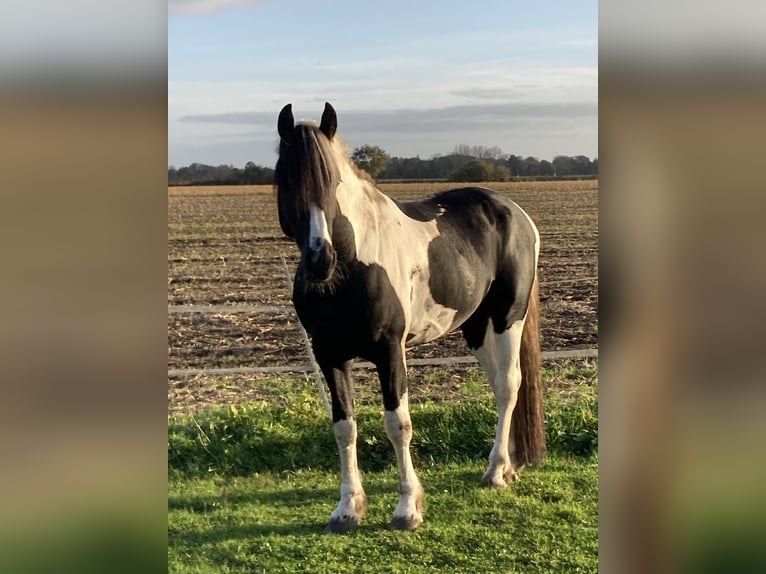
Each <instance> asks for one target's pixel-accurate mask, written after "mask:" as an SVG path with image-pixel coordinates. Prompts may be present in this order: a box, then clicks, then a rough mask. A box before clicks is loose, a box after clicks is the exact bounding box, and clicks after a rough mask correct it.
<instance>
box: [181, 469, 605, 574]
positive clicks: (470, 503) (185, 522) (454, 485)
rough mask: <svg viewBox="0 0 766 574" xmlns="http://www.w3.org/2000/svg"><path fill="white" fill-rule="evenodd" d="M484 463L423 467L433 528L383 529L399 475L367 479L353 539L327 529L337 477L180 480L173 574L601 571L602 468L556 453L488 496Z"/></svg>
mask: <svg viewBox="0 0 766 574" xmlns="http://www.w3.org/2000/svg"><path fill="white" fill-rule="evenodd" d="M483 471H484V463H483V461H471V462H462V463H447V464H438V465H434V466H426V467H424V468H420V469H419V474H420V478H421V481H422V482H423V485H424V487H425V489H426V500H425V505H426V508H425V519H426V521H425V522H424V524H423V525H422V526H421V527H420V529H419V530H418V531H417V532H415V533H407V532H391V531H388V530H387V528H386V526H387V524H388V522H389V521H390V519H391V513H392V512H393V508H394V506H395V504H396V499H397V484H396V472H395V469H393V468H388V469H386V470H382V471H377V472H367V473H365V477H364V478H365V488H366V491H367V495H368V500H369V508H368V511H367V515H366V516H365V518H364V521H363V523H362V526H361V527H360V528H359V529H358V530H357V531H356V532H354V533H352V534H350V535H345V536H336V535H331V534H328V533H325V532H324V525H325V523H326V521H327V519H328V517H329V515H330V512H331V511H332V509H333V507H334V506H335V504H336V503H337V496H338V487H339V477H338V475H337V474H336V473H334V472H325V471H320V470H305V469H297V470H294V471H285V472H266V473H257V474H254V475H252V476H249V477H246V478H237V479H231V480H229V481H217V480H215V479H212V478H200V479H195V480H191V481H183V482H175V483H173V484H172V485H171V488H170V494H169V498H168V508H169V514H170V518H169V523H170V525H169V553H168V571H169V572H189V573H191V572H264V573H266V572H267V573H277V572H290V573H292V572H315V573H324V572H327V573H337V572H359V573H362V572H402V573H404V572H412V573H416V572H436V571H441V572H594V571H595V570H596V560H597V552H598V550H597V546H598V542H597V528H598V525H597V508H596V506H597V502H596V500H597V493H596V490H597V487H596V484H597V464H596V462H595V459H594V458H588V459H582V460H577V459H572V458H562V457H552V458H551V459H550V460H548V461H547V462H545V463H544V464H542V465H540V466H539V467H537V468H535V469H530V470H528V471H526V472H525V473H524V475H523V477H522V479H521V480H520V481H518V482H516V483H514V484H513V485H512V486H511V487H509V488H507V489H505V490H504V491H496V490H489V489H484V488H480V487H479V485H478V481H479V477H480V476H481V473H482V472H483Z"/></svg>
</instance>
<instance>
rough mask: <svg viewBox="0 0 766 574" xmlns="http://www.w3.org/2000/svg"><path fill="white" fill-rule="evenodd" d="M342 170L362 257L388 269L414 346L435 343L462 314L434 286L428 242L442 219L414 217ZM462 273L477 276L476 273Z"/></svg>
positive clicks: (342, 202)
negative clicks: (430, 277)
mask: <svg viewBox="0 0 766 574" xmlns="http://www.w3.org/2000/svg"><path fill="white" fill-rule="evenodd" d="M340 167H341V179H342V183H341V184H340V185H339V186H338V189H337V199H338V206H339V209H340V211H341V213H343V214H344V215H345V216H346V217H348V219H349V220H350V221H353V222H354V240H355V246H356V257H357V259H359V261H361V262H362V263H364V264H367V265H370V264H377V265H380V266H381V267H383V268H384V269H385V270H386V271H387V273H388V275H389V279H390V281H391V284H392V285H393V287H394V290H395V291H396V295H397V297H398V298H399V300H400V301H401V302H402V307H403V309H404V315H405V325H406V332H405V334H404V336H405V339H406V338H408V336H409V338H410V341H409V342H408V344H410V345H414V344H419V343H424V342H428V341H433V340H434V339H436V338H438V337H440V336H441V335H443V334H445V333H447V332H448V331H450V330H451V329H452V328H453V327H454V326H455V325H454V323H455V316H456V315H457V310H455V309H452V308H449V307H445V306H444V305H440V304H439V303H437V302H436V301H434V299H433V297H432V296H431V289H430V288H429V285H428V272H427V270H428V266H429V261H428V244H429V243H431V241H433V240H434V239H435V238H436V237H438V236H439V230H438V228H437V225H436V221H435V220H432V221H417V220H414V219H412V218H410V217H408V216H407V215H405V214H404V213H403V212H402V211H401V210H400V209H399V207H398V206H397V205H396V203H395V202H394V201H393V200H392V199H391V198H389V197H388V196H386V195H385V194H383V193H381V192H380V191H378V190H377V189H375V188H374V187H373V186H372V185H371V184H369V183H367V182H365V181H360V180H359V179H357V178H356V176H355V175H354V174H353V172H351V170H350V167H348V166H346V165H343V164H341V166H340ZM345 170H348V171H345ZM386 238H390V239H386ZM391 241H395V242H396V245H395V246H394V245H392V244H391ZM458 264H459V263H458V262H456V265H458ZM463 265H464V266H465V263H463ZM466 271H467V270H466ZM461 275H463V276H464V277H466V278H468V277H472V276H473V274H472V273H470V272H465V273H462V274H461ZM467 280H470V279H467Z"/></svg>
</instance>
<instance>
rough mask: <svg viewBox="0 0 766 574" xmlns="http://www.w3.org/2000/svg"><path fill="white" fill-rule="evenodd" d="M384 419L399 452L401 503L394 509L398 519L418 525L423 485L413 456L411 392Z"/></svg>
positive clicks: (392, 441) (405, 394) (397, 452)
mask: <svg viewBox="0 0 766 574" xmlns="http://www.w3.org/2000/svg"><path fill="white" fill-rule="evenodd" d="M384 421H385V427H386V434H387V435H388V438H389V440H390V441H391V444H392V445H393V447H394V452H395V453H396V462H397V467H398V470H399V503H398V504H397V505H396V509H395V510H394V519H397V518H400V519H406V520H407V521H408V522H409V523H410V524H412V526H413V527H417V525H419V524H420V523H421V522H423V515H422V499H423V487H422V486H421V484H420V480H418V477H417V475H416V474H415V467H414V466H413V464H412V457H411V456H410V441H411V440H412V421H411V419H410V411H409V400H408V395H407V393H404V394H403V395H402V397H401V400H400V404H399V407H397V408H396V409H395V410H393V411H386V412H385V415H384Z"/></svg>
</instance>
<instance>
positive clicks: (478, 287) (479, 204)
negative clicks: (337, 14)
mask: <svg viewBox="0 0 766 574" xmlns="http://www.w3.org/2000/svg"><path fill="white" fill-rule="evenodd" d="M337 127H338V120H337V115H336V113H335V110H334V109H333V107H332V106H331V105H330V103H329V102H327V103H325V107H324V111H323V113H322V117H321V121H320V122H319V125H317V123H316V122H313V121H302V122H300V123H298V124H297V125H296V123H295V120H294V118H293V113H292V104H287V105H285V106H284V108H282V110H281V112H280V114H279V117H278V120H277V131H278V133H279V157H278V160H277V164H276V168H275V175H274V185H275V190H276V196H277V207H278V216H279V223H280V226H281V228H282V231H283V232H284V234H285V235H286V236H287V237H289V238H292V239H294V241H295V243H296V244H297V246H298V249H299V250H300V262H299V264H298V268H297V271H296V273H295V279H294V281H293V293H292V299H293V304H294V307H295V310H296V313H297V315H298V318H299V319H300V321H301V323H302V324H303V326H304V328H305V329H306V331H307V332H308V333H309V335H310V336H311V340H312V349H313V352H314V355H315V358H316V362H317V363H318V365H319V368H320V370H321V371H322V373H323V375H324V378H325V380H326V383H327V386H328V388H329V390H330V395H331V405H332V407H331V410H332V421H333V432H334V435H335V440H336V442H337V445H338V450H339V453H340V473H341V487H340V502H339V503H338V506H337V507H336V508H335V510H333V512H332V514H331V515H330V521H329V523H328V525H327V530H329V531H331V532H341V533H342V532H348V531H351V530H353V529H355V528H356V527H358V526H359V524H360V521H361V519H362V517H363V516H364V513H365V510H366V507H367V496H366V494H365V492H364V488H363V486H362V476H361V473H360V470H359V462H358V460H357V452H356V439H357V424H356V418H355V416H354V383H353V379H352V372H351V367H352V363H353V361H354V360H355V359H357V358H362V359H365V360H367V361H370V362H372V363H373V364H374V365H375V367H376V369H377V373H378V376H379V379H380V388H381V393H382V398H383V406H384V422H385V429H386V434H387V435H388V438H389V440H390V441H391V443H392V445H393V449H394V452H395V454H396V462H397V467H398V477H399V502H398V504H397V505H396V508H395V509H394V513H393V519H392V522H391V524H390V528H391V529H394V530H415V529H416V528H417V527H418V526H419V525H420V524H421V523H422V522H423V487H422V485H421V483H420V481H419V479H418V477H417V474H416V473H415V469H414V466H413V462H412V457H411V455H410V442H411V439H412V421H411V419H410V413H409V406H408V405H409V402H408V383H407V365H406V362H405V349H406V348H407V347H411V346H414V345H418V344H420V343H426V342H429V341H433V340H434V339H436V338H438V337H441V336H442V335H444V334H446V333H448V332H450V331H452V330H454V329H457V328H460V329H461V330H462V333H463V336H464V338H465V340H466V342H467V344H468V347H469V348H470V349H471V352H472V353H473V354H474V355H475V357H476V358H477V359H478V362H479V364H480V365H481V367H482V368H483V370H484V371H485V373H486V375H487V379H488V381H489V385H490V387H491V388H492V390H493V391H494V395H495V398H496V402H497V407H498V421H497V427H496V433H495V438H494V444H493V446H492V450H491V452H490V454H489V457H488V458H489V466H488V468H487V471H486V473H485V474H484V475H483V477H482V478H481V484H482V485H485V486H490V487H495V488H504V487H505V486H506V485H507V483H508V482H510V481H512V480H515V479H516V478H518V472H520V470H521V469H522V468H523V467H524V466H525V465H527V464H534V463H537V462H539V461H541V460H542V459H543V458H544V457H545V455H546V445H545V429H544V421H543V408H542V384H541V378H540V340H539V311H538V280H537V261H538V257H539V251H540V235H539V233H538V231H537V228H536V227H535V224H534V223H533V222H532V219H531V218H530V217H529V216H528V215H527V214H526V213H525V212H524V211H523V210H522V209H521V208H520V207H519V206H518V205H516V203H514V202H513V201H511V200H510V199H508V198H507V197H505V196H504V195H502V194H500V193H497V192H495V191H492V190H489V189H485V188H480V187H464V188H461V189H454V190H451V191H445V192H442V193H439V194H437V195H435V196H433V197H430V198H429V199H424V200H422V201H407V202H399V201H394V200H393V199H392V198H390V197H388V196H387V195H385V194H383V193H382V192H381V191H380V190H378V189H377V188H376V187H375V185H374V183H373V181H372V180H371V178H370V177H369V176H366V174H365V173H364V172H362V171H361V170H360V169H358V168H357V167H356V166H355V165H354V164H353V162H352V161H351V160H350V159H349V158H348V150H347V148H346V147H345V146H344V144H343V143H342V142H341V141H340V139H339V138H338V137H336V130H337Z"/></svg>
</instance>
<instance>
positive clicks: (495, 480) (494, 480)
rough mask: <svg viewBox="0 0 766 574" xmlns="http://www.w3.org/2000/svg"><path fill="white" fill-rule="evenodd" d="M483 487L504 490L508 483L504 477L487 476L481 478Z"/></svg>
mask: <svg viewBox="0 0 766 574" xmlns="http://www.w3.org/2000/svg"><path fill="white" fill-rule="evenodd" d="M481 485H482V486H486V487H487V488H497V489H503V488H505V487H506V486H507V483H506V482H505V480H504V479H503V477H502V476H496V475H492V476H487V475H486V474H485V475H484V476H482V477H481Z"/></svg>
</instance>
